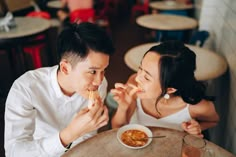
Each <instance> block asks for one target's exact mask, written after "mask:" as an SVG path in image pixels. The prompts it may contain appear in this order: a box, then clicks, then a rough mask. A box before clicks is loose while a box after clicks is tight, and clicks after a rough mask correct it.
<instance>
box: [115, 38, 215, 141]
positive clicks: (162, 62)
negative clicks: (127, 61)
mask: <svg viewBox="0 0 236 157" xmlns="http://www.w3.org/2000/svg"><path fill="white" fill-rule="evenodd" d="M195 58H196V56H195V54H194V52H192V51H191V50H190V49H189V48H187V47H186V46H185V45H184V44H183V43H181V42H178V41H166V42H163V43H161V44H160V45H156V46H153V47H152V48H151V49H150V50H148V51H147V52H146V54H145V55H144V57H143V59H142V62H141V65H140V67H139V70H138V72H137V74H134V75H132V76H131V77H130V79H129V80H128V82H127V83H126V84H122V83H116V84H115V89H112V90H111V93H112V94H113V95H114V97H113V98H114V100H115V101H117V103H118V104H119V105H118V108H117V111H116V113H115V115H114V116H113V118H112V127H113V128H117V127H120V126H122V125H125V124H128V123H139V124H142V125H146V126H160V127H167V128H173V129H177V130H184V131H186V132H188V133H189V134H194V135H198V136H200V137H202V136H203V135H202V134H201V131H202V130H205V129H207V128H210V127H213V126H215V125H216V124H217V122H218V121H219V117H218V114H217V113H216V111H215V107H214V104H213V103H212V101H211V98H210V97H207V96H206V95H205V86H204V85H203V84H202V83H201V82H198V81H196V79H195V77H194V71H195V69H196V59H195Z"/></svg>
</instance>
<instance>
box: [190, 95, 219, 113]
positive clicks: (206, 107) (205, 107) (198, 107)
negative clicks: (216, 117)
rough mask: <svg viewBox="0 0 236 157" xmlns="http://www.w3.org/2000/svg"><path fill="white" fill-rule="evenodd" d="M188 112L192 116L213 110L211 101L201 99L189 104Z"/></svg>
mask: <svg viewBox="0 0 236 157" xmlns="http://www.w3.org/2000/svg"><path fill="white" fill-rule="evenodd" d="M189 110H190V113H191V115H192V116H193V117H195V116H198V115H202V114H206V113H209V112H212V111H215V106H214V103H213V102H212V101H208V100H205V99H203V100H201V101H200V102H199V103H197V104H194V105H190V106H189Z"/></svg>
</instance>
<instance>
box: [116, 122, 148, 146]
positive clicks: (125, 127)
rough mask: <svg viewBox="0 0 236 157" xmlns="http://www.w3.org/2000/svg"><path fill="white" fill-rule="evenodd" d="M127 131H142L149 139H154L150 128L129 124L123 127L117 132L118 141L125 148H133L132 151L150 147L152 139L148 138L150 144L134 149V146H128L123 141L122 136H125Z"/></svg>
mask: <svg viewBox="0 0 236 157" xmlns="http://www.w3.org/2000/svg"><path fill="white" fill-rule="evenodd" d="M127 130H140V131H143V132H145V133H146V134H147V136H148V137H152V131H151V130H150V129H149V128H147V127H146V126H143V125H139V124H128V125H125V126H123V127H121V128H120V129H119V130H118V131H117V139H118V141H119V142H120V143H121V144H122V145H124V146H125V147H128V148H131V149H140V148H144V147H146V146H148V145H149V144H150V143H151V142H152V138H148V142H147V143H146V144H145V145H143V146H140V147H132V146H129V145H126V144H125V143H123V141H122V140H121V135H122V134H123V132H125V131H127Z"/></svg>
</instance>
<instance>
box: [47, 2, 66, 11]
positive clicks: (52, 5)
mask: <svg viewBox="0 0 236 157" xmlns="http://www.w3.org/2000/svg"><path fill="white" fill-rule="evenodd" d="M47 7H49V8H55V9H61V8H62V3H61V1H60V0H52V1H49V2H48V3H47Z"/></svg>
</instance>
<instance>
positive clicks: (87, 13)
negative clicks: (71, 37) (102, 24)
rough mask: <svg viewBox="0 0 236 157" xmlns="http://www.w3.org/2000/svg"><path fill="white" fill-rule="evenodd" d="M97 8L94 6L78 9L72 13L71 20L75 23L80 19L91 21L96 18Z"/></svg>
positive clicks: (81, 20)
mask: <svg viewBox="0 0 236 157" xmlns="http://www.w3.org/2000/svg"><path fill="white" fill-rule="evenodd" d="M94 18H95V10H94V9H93V8H88V9H78V10H75V11H72V12H71V13H70V22H71V23H74V22H77V21H78V20H80V22H91V21H90V20H92V21H93V20H94Z"/></svg>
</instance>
